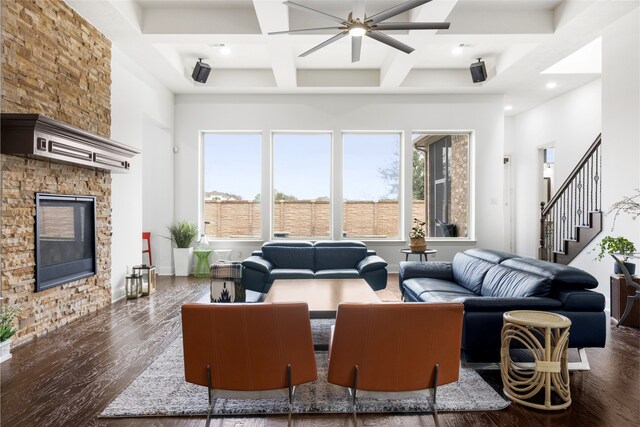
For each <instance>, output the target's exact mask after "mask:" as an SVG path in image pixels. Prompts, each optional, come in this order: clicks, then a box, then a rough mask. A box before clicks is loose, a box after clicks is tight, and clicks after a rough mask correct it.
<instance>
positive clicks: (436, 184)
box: [412, 134, 469, 237]
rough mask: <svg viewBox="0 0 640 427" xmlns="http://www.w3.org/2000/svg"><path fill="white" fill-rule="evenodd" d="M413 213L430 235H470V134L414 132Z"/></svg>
mask: <svg viewBox="0 0 640 427" xmlns="http://www.w3.org/2000/svg"><path fill="white" fill-rule="evenodd" d="M412 140H413V148H414V155H413V176H414V180H413V181H414V182H413V206H412V211H413V215H414V217H416V218H419V219H422V220H424V221H426V223H427V233H428V236H429V237H468V235H469V135H468V134H414V135H413V138H412Z"/></svg>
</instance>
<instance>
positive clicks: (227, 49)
mask: <svg viewBox="0 0 640 427" xmlns="http://www.w3.org/2000/svg"><path fill="white" fill-rule="evenodd" d="M220 53H221V54H223V55H229V54H230V53H231V48H230V47H229V46H225V45H222V47H220Z"/></svg>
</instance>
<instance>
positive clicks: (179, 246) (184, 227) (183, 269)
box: [169, 221, 198, 276]
mask: <svg viewBox="0 0 640 427" xmlns="http://www.w3.org/2000/svg"><path fill="white" fill-rule="evenodd" d="M169 232H170V233H171V240H172V241H173V243H175V245H176V247H175V248H173V270H174V274H175V275H176V276H188V275H189V273H191V260H192V259H193V247H192V246H191V243H192V242H193V239H195V238H196V235H197V234H198V227H196V226H195V224H191V223H190V222H188V221H177V222H175V223H174V224H173V225H171V226H170V227H169Z"/></svg>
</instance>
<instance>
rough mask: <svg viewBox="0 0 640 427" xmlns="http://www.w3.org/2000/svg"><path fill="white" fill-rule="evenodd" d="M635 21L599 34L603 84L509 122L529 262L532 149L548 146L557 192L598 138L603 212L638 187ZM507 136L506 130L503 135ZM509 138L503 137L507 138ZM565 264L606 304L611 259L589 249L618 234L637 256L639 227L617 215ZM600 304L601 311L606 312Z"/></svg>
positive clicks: (639, 95)
mask: <svg viewBox="0 0 640 427" xmlns="http://www.w3.org/2000/svg"><path fill="white" fill-rule="evenodd" d="M639 22H640V16H639V12H638V10H635V11H634V12H631V13H630V14H628V15H626V16H625V17H623V18H621V19H620V20H618V21H617V22H615V23H613V24H612V25H610V26H609V27H608V28H606V29H605V31H604V32H603V35H602V79H601V80H597V81H594V82H592V83H589V84H587V85H585V86H582V87H580V88H578V89H576V90H574V91H572V92H570V93H568V94H565V95H563V96H561V97H558V98H556V99H553V100H551V101H549V102H547V103H545V104H543V105H540V106H538V107H536V108H534V109H532V110H529V111H527V112H524V113H522V114H519V115H518V116H516V117H515V119H514V123H515V125H514V141H513V143H512V141H508V142H507V143H506V144H505V145H506V146H508V147H510V150H512V152H513V153H514V155H515V156H516V157H517V160H516V161H517V171H518V172H517V183H516V186H517V189H518V190H517V203H516V212H517V213H516V219H517V226H516V234H517V237H516V238H517V252H518V253H520V254H521V255H526V256H536V248H537V244H538V230H539V216H538V215H539V207H538V206H537V204H538V202H539V201H538V198H537V196H538V191H537V187H536V186H537V183H536V180H537V177H538V176H539V171H538V170H537V167H538V158H537V147H539V146H541V145H544V144H548V143H554V145H555V147H556V162H557V163H556V176H557V181H556V182H557V185H560V184H561V183H562V182H563V181H564V179H565V178H566V177H567V175H568V173H569V172H570V171H571V169H572V168H573V167H574V166H575V165H576V163H577V161H578V160H579V158H580V157H581V156H582V155H583V154H584V152H585V151H586V149H587V148H588V146H589V145H590V144H591V143H592V142H593V140H594V139H595V137H596V135H597V134H598V133H600V132H602V201H603V203H602V206H603V210H604V211H605V212H606V211H608V209H609V207H610V206H611V204H613V203H614V202H615V201H618V200H620V199H621V198H622V197H623V196H625V195H631V194H632V191H633V189H634V188H640V168H639V167H638V165H640V124H639V123H640V29H639V24H638V23H639ZM507 129H508V128H507ZM509 139H510V138H509ZM612 219H613V218H612V216H607V215H605V216H604V225H603V231H602V233H601V235H600V236H599V237H597V238H596V239H595V240H594V241H593V242H592V243H591V244H590V245H589V246H587V247H586V248H585V250H584V251H583V252H582V253H581V254H580V255H579V256H578V257H577V258H576V259H575V260H574V261H573V262H572V263H571V265H573V266H575V267H578V268H581V269H583V270H586V271H588V272H589V273H591V274H593V275H594V276H595V277H596V278H597V279H598V282H599V286H598V289H597V290H598V291H599V292H601V293H603V294H604V295H605V297H606V298H607V300H608V299H609V276H610V274H611V273H612V270H613V260H611V261H610V260H608V259H607V260H605V261H603V262H597V261H594V253H590V251H592V250H593V248H594V246H595V245H596V244H597V243H598V242H599V241H600V239H601V237H604V236H605V235H615V236H618V235H621V236H625V237H626V238H628V239H630V240H632V241H634V242H635V244H636V248H638V249H640V220H636V221H632V220H631V219H630V218H629V217H628V216H620V217H619V218H618V221H617V222H616V226H615V230H614V231H611V227H612ZM608 307H609V306H608V302H607V309H608Z"/></svg>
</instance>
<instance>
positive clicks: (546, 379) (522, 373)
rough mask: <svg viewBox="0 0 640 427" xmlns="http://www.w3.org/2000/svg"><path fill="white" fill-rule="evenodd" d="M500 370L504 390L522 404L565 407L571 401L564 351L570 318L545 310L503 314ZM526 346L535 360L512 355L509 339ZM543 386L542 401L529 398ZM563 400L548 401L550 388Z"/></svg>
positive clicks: (540, 407)
mask: <svg viewBox="0 0 640 427" xmlns="http://www.w3.org/2000/svg"><path fill="white" fill-rule="evenodd" d="M503 322H504V323H503V327H502V348H501V350H500V372H501V375H502V383H503V387H504V388H503V391H504V394H505V395H506V396H507V397H508V398H510V399H511V400H513V401H514V402H517V403H519V404H521V405H524V406H528V407H531V408H536V409H542V410H558V409H565V408H567V407H569V405H571V390H570V389H569V369H568V365H567V355H568V347H569V328H570V327H571V320H569V319H568V318H567V317H565V316H562V315H559V314H556V313H548V312H544V311H531V310H516V311H508V312H506V313H504V316H503ZM512 341H515V342H518V343H519V344H520V345H522V346H524V348H525V349H526V350H528V351H529V352H530V353H531V354H532V356H533V358H534V363H522V362H516V361H514V360H512V358H511V352H510V348H511V342H512ZM543 388H544V405H542V404H539V403H534V402H530V401H528V399H530V398H532V397H533V396H535V395H536V394H538V392H540V390H542V389H543ZM552 391H553V392H555V394H556V395H557V396H558V397H559V400H560V401H561V402H562V403H559V404H552V403H551V392H552Z"/></svg>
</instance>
